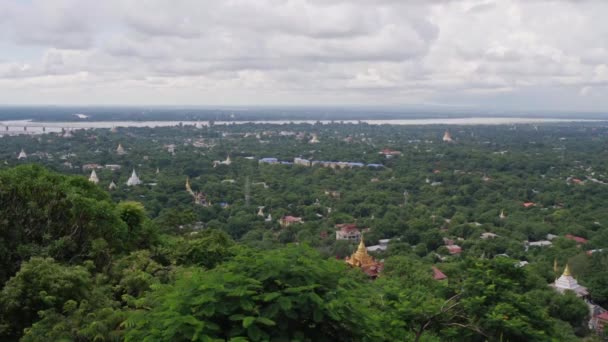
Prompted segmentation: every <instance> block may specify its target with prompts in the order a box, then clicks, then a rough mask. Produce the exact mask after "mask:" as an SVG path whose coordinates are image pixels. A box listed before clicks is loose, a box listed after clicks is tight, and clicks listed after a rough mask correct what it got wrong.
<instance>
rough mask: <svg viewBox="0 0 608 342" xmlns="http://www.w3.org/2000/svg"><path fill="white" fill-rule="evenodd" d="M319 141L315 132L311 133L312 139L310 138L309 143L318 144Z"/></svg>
mask: <svg viewBox="0 0 608 342" xmlns="http://www.w3.org/2000/svg"><path fill="white" fill-rule="evenodd" d="M320 142H321V141H320V140H319V137H318V136H317V135H316V134H313V135H312V139H310V143H311V144H318V143H320Z"/></svg>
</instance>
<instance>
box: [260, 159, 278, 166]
mask: <svg viewBox="0 0 608 342" xmlns="http://www.w3.org/2000/svg"><path fill="white" fill-rule="evenodd" d="M278 163H279V160H278V159H277V158H262V159H260V160H258V164H271V165H272V164H278Z"/></svg>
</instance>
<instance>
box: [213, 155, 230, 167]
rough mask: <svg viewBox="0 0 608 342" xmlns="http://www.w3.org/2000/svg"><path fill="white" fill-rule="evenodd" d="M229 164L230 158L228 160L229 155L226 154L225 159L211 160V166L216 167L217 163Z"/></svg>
mask: <svg viewBox="0 0 608 342" xmlns="http://www.w3.org/2000/svg"><path fill="white" fill-rule="evenodd" d="M230 164H232V160H230V156H226V160H224V161H219V160H214V161H213V167H217V166H218V165H230Z"/></svg>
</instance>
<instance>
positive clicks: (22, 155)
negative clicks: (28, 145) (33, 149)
mask: <svg viewBox="0 0 608 342" xmlns="http://www.w3.org/2000/svg"><path fill="white" fill-rule="evenodd" d="M17 159H18V160H21V159H27V154H26V153H25V150H23V149H21V152H19V156H17Z"/></svg>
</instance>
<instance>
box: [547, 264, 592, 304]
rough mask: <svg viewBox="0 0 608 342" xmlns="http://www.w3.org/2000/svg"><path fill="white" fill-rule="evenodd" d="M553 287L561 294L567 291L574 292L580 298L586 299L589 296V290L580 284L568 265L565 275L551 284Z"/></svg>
mask: <svg viewBox="0 0 608 342" xmlns="http://www.w3.org/2000/svg"><path fill="white" fill-rule="evenodd" d="M551 287H553V288H555V289H556V290H557V291H558V292H559V293H564V292H565V291H567V290H570V291H573V292H574V293H575V294H576V295H577V296H579V297H585V296H587V295H588V294H589V292H588V291H587V288H586V287H584V286H581V285H579V284H578V282H577V281H576V279H574V277H573V276H572V274H571V273H570V266H568V265H566V268H565V269H564V273H562V275H561V277H559V278H557V279H556V280H555V283H553V284H551Z"/></svg>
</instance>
